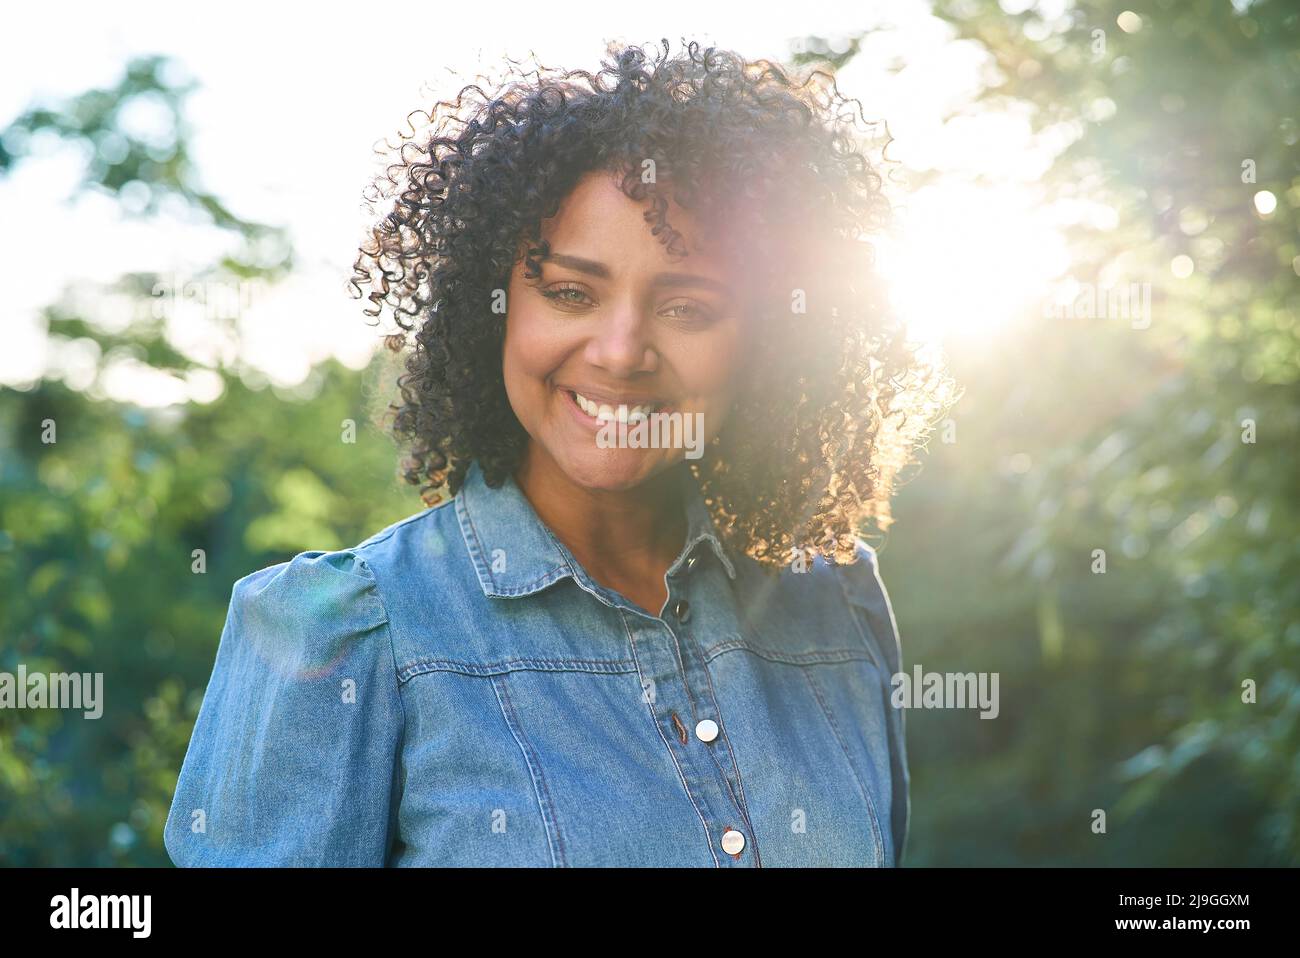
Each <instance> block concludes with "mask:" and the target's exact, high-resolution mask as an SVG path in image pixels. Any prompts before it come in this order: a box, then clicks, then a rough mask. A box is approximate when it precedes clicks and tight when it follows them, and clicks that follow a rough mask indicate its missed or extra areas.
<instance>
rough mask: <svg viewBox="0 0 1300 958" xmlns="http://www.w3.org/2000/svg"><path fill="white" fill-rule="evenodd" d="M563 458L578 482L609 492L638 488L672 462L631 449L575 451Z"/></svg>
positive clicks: (565, 468) (570, 473)
mask: <svg viewBox="0 0 1300 958" xmlns="http://www.w3.org/2000/svg"><path fill="white" fill-rule="evenodd" d="M559 461H560V462H561V463H562V464H563V469H564V473H565V475H566V476H568V477H569V479H570V481H572V482H573V483H574V484H575V485H578V486H582V487H583V488H584V489H600V490H604V491H607V492H623V491H626V490H628V489H635V488H636V487H637V486H639V485H641V484H642V483H643V482H645V481H646V480H647V479H649V478H650V477H651V476H653V475H654V474H655V473H657V472H659V471H660V470H661V469H662V468H664V467H666V466H667V465H668V463H663V462H659V461H657V460H656V459H654V458H653V457H651V456H647V455H645V454H644V453H643V452H641V451H639V450H628V449H611V450H590V449H583V450H573V451H572V454H570V455H567V456H565V457H564V458H563V459H561V460H559Z"/></svg>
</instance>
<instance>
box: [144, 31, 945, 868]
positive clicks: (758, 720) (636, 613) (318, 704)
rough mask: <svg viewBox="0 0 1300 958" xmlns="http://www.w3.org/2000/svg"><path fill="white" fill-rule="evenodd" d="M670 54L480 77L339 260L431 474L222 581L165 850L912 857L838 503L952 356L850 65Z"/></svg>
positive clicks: (327, 859)
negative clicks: (887, 286)
mask: <svg viewBox="0 0 1300 958" xmlns="http://www.w3.org/2000/svg"><path fill="white" fill-rule="evenodd" d="M654 52H655V53H656V54H657V56H652V55H650V54H648V53H647V51H646V50H645V49H642V48H638V47H626V48H623V49H619V50H614V51H612V52H611V56H610V59H609V60H607V61H606V62H605V64H604V65H603V68H602V69H601V70H600V71H599V72H598V73H596V74H590V73H586V72H581V71H574V72H567V73H555V72H550V73H547V72H542V71H539V72H538V73H536V74H534V75H530V76H529V77H528V78H522V77H521V78H517V79H516V80H515V81H514V82H512V83H509V84H506V85H504V86H503V87H502V88H500V89H498V90H497V91H496V92H495V93H494V94H491V95H487V94H482V95H480V94H481V91H479V90H478V88H467V89H466V90H465V91H462V96H461V97H460V98H458V99H457V101H456V102H455V103H442V104H439V107H438V108H437V110H436V111H435V113H434V114H433V115H432V116H431V120H432V121H433V125H434V130H433V132H432V133H431V134H430V135H429V136H428V137H427V138H426V139H425V140H424V141H423V142H422V143H416V142H415V141H414V140H411V141H410V142H407V143H405V144H403V149H402V151H401V153H400V157H401V159H400V162H398V163H395V164H394V165H393V166H392V167H390V168H389V171H388V173H387V174H386V176H385V177H384V178H383V181H382V183H381V185H385V184H387V185H391V186H393V187H395V188H396V189H392V190H390V189H384V190H382V191H381V192H382V194H383V197H384V198H385V199H388V200H391V208H390V210H389V211H388V212H387V213H386V215H385V216H384V217H383V219H382V221H381V222H380V225H379V226H378V227H377V228H376V229H375V230H374V231H373V234H372V236H371V238H370V239H369V240H368V241H367V242H366V243H365V244H364V245H363V247H362V249H361V256H360V257H359V259H358V261H357V272H356V280H357V285H358V289H360V287H361V286H363V285H368V286H370V287H371V292H370V294H369V299H370V302H371V304H372V306H373V309H372V311H371V314H372V315H377V314H378V313H379V312H380V311H381V310H382V309H384V308H389V309H391V310H392V313H393V315H394V317H395V318H396V321H397V323H398V324H399V326H400V327H401V329H402V330H403V333H411V334H413V336H412V339H413V343H408V342H407V341H406V337H405V336H404V335H403V334H402V333H399V334H395V335H394V336H393V337H391V338H390V342H389V345H390V346H392V347H393V348H394V349H397V350H402V349H407V348H409V349H410V354H409V357H408V358H407V360H406V373H405V375H404V376H403V377H402V378H401V379H400V387H401V390H400V391H401V398H402V402H401V404H400V405H398V406H397V407H396V415H395V418H394V423H393V426H394V430H395V433H396V435H397V436H398V437H399V438H400V439H401V440H403V441H404V443H406V444H407V446H408V447H409V451H410V455H409V457H408V458H407V460H406V463H405V477H406V479H407V480H408V481H409V482H411V483H413V484H418V485H421V486H423V493H424V496H425V501H426V503H427V504H429V508H427V509H426V510H425V511H423V512H420V513H418V514H416V515H413V516H411V517H409V518H408V519H405V520H403V521H401V522H398V523H396V524H395V525H393V526H390V527H389V528H387V529H384V530H383V531H381V532H379V533H377V534H375V535H374V536H372V537H371V538H369V539H367V540H365V541H364V542H362V543H360V544H358V545H357V546H356V547H354V548H351V549H345V550H340V551H334V552H321V551H312V552H303V553H301V554H299V555H297V556H295V557H294V558H293V559H292V560H290V561H288V562H282V563H280V564H279V565H275V566H272V567H270V568H268V569H263V570H261V571H260V572H255V573H253V574H252V575H249V576H247V577H245V578H243V579H241V580H240V581H239V582H237V583H236V584H235V587H234V591H233V594H232V598H231V604H230V611H229V616H228V619H227V623H226V628H225V630H224V632H223V634H222V637H221V642H220V647H219V650H218V652H217V659H216V665H215V668H214V671H213V675H212V680H211V683H210V685H209V687H208V689H207V693H206V697H205V699H204V702H203V706H202V709H201V711H200V713H199V716H198V721H197V724H196V726H195V729H194V735H193V738H192V740H191V743H190V747H189V751H188V753H187V755H186V758H185V764H184V767H183V769H182V771H181V775H180V781H179V783H178V786H177V789H176V794H175V798H174V801H173V805H172V809H171V814H170V816H169V818H168V822H167V828H166V846H167V849H168V852H169V853H170V855H171V857H172V859H173V860H174V861H175V862H177V863H178V864H183V865H191V864H193V865H211V864H220V865H250V864H256V865H261V864H286V865H287V864H294V865H302V864H310V865H324V864H332V865H554V866H562V865H571V866H573V865H577V866H582V865H650V866H659V865H709V866H726V867H759V866H762V865H768V866H773V865H894V864H897V863H898V862H899V861H900V859H901V856H902V853H903V846H904V841H905V836H906V833H907V821H908V782H907V764H906V759H905V754H904V738H903V719H902V714H901V713H900V712H898V711H897V710H895V709H892V708H890V707H889V704H888V703H889V684H890V677H891V676H892V675H893V674H894V673H896V672H898V671H900V661H899V659H900V656H899V646H898V636H897V631H896V628H895V623H894V618H893V613H892V610H891V607H890V604H889V599H888V597H887V595H886V592H885V589H884V587H883V585H882V584H881V580H880V577H879V574H878V570H877V566H876V557H875V553H874V552H873V550H872V549H871V548H870V547H869V546H867V545H866V544H865V543H864V542H862V540H861V539H859V538H858V537H857V534H856V531H857V529H858V528H859V526H860V525H861V524H862V523H863V522H864V521H866V520H869V519H874V520H876V522H877V524H878V525H880V526H883V525H884V524H885V523H886V522H887V519H888V514H887V504H888V499H889V494H890V489H891V480H892V479H893V478H894V476H895V474H896V473H897V471H898V469H899V468H900V467H901V466H902V465H903V464H905V462H906V461H907V460H908V458H909V456H910V454H911V451H912V449H913V448H914V447H915V446H916V444H917V443H918V442H920V441H921V440H922V438H923V437H924V435H925V434H926V432H927V430H928V429H929V427H930V426H931V425H932V423H933V419H934V417H935V416H936V414H937V413H938V412H939V411H940V409H941V407H942V406H943V404H944V397H945V395H946V390H947V387H948V382H947V380H946V378H945V377H944V376H943V375H942V373H941V372H939V371H938V370H936V369H934V368H932V367H931V366H929V365H927V364H925V363H923V362H922V361H921V360H920V359H918V358H917V357H916V356H915V355H913V353H912V352H911V351H909V350H908V349H907V348H906V347H905V346H904V344H903V337H902V330H901V329H900V328H899V327H898V325H897V323H896V322H895V321H893V320H892V319H891V317H890V316H889V314H888V312H887V311H886V310H885V308H884V307H883V304H882V302H881V300H880V296H879V293H878V288H877V283H876V281H875V279H874V278H873V276H872V273H871V256H870V247H869V245H868V244H867V243H866V242H865V240H864V239H863V237H864V236H865V234H866V233H867V232H868V231H869V230H870V229H872V228H876V227H878V226H880V225H881V224H882V223H883V222H884V217H885V215H886V213H887V207H886V204H885V201H884V199H883V198H882V196H881V193H880V180H879V177H878V176H877V175H876V174H875V173H874V171H873V170H872V168H871V166H870V165H869V164H868V163H867V162H866V160H865V159H864V158H863V156H862V155H861V153H860V152H859V149H858V147H857V146H856V145H855V140H854V137H853V136H852V130H846V129H842V128H840V126H839V124H840V121H841V116H840V114H839V112H838V108H839V107H841V106H842V105H843V104H844V101H843V100H842V98H841V97H840V96H839V94H838V93H837V92H836V91H835V90H834V86H833V84H829V85H827V84H823V83H822V82H821V81H822V80H824V79H825V77H824V75H820V74H814V75H813V76H812V77H811V78H809V79H808V80H806V81H805V82H803V83H796V82H795V81H793V80H792V79H791V78H790V77H789V76H788V75H787V74H786V72H785V71H783V70H782V69H780V68H779V67H776V66H773V65H771V64H768V63H766V62H760V63H756V64H751V63H747V62H746V61H744V60H743V59H742V58H740V57H738V56H736V55H734V54H730V53H724V52H719V51H717V50H713V49H709V50H704V51H701V50H700V49H699V48H698V46H697V45H695V44H691V45H689V46H687V47H686V48H685V49H684V50H683V51H681V52H680V53H678V54H677V55H674V56H670V55H669V51H668V49H667V47H666V45H665V49H664V50H663V51H654ZM828 87H829V89H828ZM470 93H473V94H475V96H474V97H470V98H469V99H468V101H467V97H466V94H470ZM444 493H445V494H446V495H444Z"/></svg>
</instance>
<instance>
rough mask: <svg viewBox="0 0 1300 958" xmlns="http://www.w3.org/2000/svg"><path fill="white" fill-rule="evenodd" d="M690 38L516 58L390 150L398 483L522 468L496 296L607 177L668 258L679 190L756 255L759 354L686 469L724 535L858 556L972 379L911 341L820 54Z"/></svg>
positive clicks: (434, 496)
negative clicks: (807, 63) (576, 196)
mask: <svg viewBox="0 0 1300 958" xmlns="http://www.w3.org/2000/svg"><path fill="white" fill-rule="evenodd" d="M683 43H684V48H683V50H681V51H680V52H678V53H677V54H675V55H670V50H669V45H668V42H667V41H666V40H664V41H662V44H663V49H662V50H659V49H658V48H657V47H653V46H652V47H650V48H649V49H647V48H645V47H641V46H631V45H630V46H617V45H614V46H611V47H610V48H609V50H608V51H607V57H606V59H605V60H603V62H602V64H601V69H600V70H598V71H597V72H596V73H594V74H593V73H590V72H588V71H585V70H569V71H560V70H555V69H550V68H542V67H538V68H537V69H536V70H535V71H534V72H532V73H531V74H525V73H523V72H522V71H519V70H517V69H515V68H517V67H518V64H517V63H516V62H515V61H508V62H510V63H511V64H512V69H511V71H510V72H509V74H508V75H507V78H506V79H505V80H504V81H502V82H500V83H499V84H495V85H493V86H494V89H493V92H491V93H490V94H489V93H487V92H484V90H483V89H482V88H481V87H480V86H479V85H477V84H471V85H468V86H465V87H464V88H463V89H461V90H460V92H459V94H458V95H457V97H456V99H455V100H454V101H441V102H439V103H438V104H437V105H436V106H435V107H434V108H433V110H432V111H431V112H428V113H425V112H423V111H417V112H416V113H412V114H411V115H410V116H409V117H408V126H410V130H411V132H410V133H409V134H408V133H403V134H401V142H400V143H399V144H397V145H393V144H388V148H389V149H390V150H392V151H393V153H394V154H395V158H394V159H393V161H392V162H390V163H389V164H387V165H386V166H385V168H384V171H383V172H382V173H381V174H380V175H379V177H377V178H376V180H375V182H374V184H373V185H372V187H371V189H370V191H369V193H368V197H367V198H368V200H369V203H370V209H371V211H372V213H373V214H374V215H375V217H376V219H377V225H375V226H374V227H373V229H371V230H370V231H369V233H368V235H367V237H366V239H365V241H364V242H363V243H362V244H361V246H360V252H359V255H358V257H357V260H356V262H355V264H354V267H353V277H352V282H351V286H352V288H353V291H354V295H356V296H358V297H360V296H361V295H362V286H363V285H365V286H369V287H370V291H369V293H367V294H366V298H367V299H368V300H369V303H370V306H369V307H368V308H367V309H366V314H367V315H369V316H372V317H373V316H378V315H380V313H381V312H382V311H383V309H384V308H385V307H387V308H388V309H389V310H391V312H392V315H393V318H394V320H395V322H396V324H397V326H398V327H400V330H401V331H400V332H393V333H391V334H390V335H389V336H388V337H387V340H386V342H387V345H388V347H389V348H390V349H392V350H393V351H394V352H396V353H402V352H403V351H406V350H408V349H409V355H408V356H406V358H405V371H404V373H403V374H402V375H401V376H400V377H399V378H398V381H397V386H398V388H399V391H400V396H401V402H400V404H398V403H394V404H391V405H390V406H389V411H390V412H391V413H392V414H393V415H392V425H391V428H392V432H393V434H394V436H395V437H396V438H397V439H398V441H399V443H401V444H402V445H403V446H404V447H406V448H407V451H408V455H406V456H404V458H403V461H402V466H401V474H402V478H403V479H404V480H405V481H406V482H408V483H411V484H413V485H418V486H420V487H421V490H420V492H421V498H422V500H423V501H424V502H425V504H426V505H433V504H435V503H436V502H439V501H441V499H442V496H443V493H444V491H445V492H446V493H449V494H450V495H455V494H456V492H457V490H458V489H459V487H460V485H461V484H462V482H463V481H464V478H465V473H466V470H467V468H468V466H469V463H470V462H471V461H474V460H477V461H478V463H479V465H480V467H481V469H482V471H483V475H484V478H485V481H486V482H487V483H488V484H489V485H490V486H492V487H499V486H500V485H501V484H502V483H503V482H504V481H505V479H506V478H507V476H509V475H510V474H512V473H513V471H514V469H515V467H516V465H517V463H518V461H519V457H520V455H521V453H522V452H523V450H524V448H525V445H526V443H527V439H528V437H527V434H526V433H525V432H524V430H523V428H522V426H521V425H520V424H519V422H518V420H517V419H516V417H515V415H514V412H513V411H512V409H511V407H510V404H509V401H508V399H507V395H506V390H505V384H504V381H503V376H502V361H501V356H502V345H503V338H504V334H505V320H506V317H505V316H502V315H499V314H498V313H496V312H494V311H492V309H490V308H489V304H490V303H492V300H493V294H494V291H500V290H502V289H504V288H505V287H506V285H507V282H508V277H509V275H510V273H511V271H512V270H513V268H514V266H515V265H516V264H517V263H518V262H519V260H520V259H521V258H522V259H523V260H524V264H525V267H526V270H527V275H529V276H530V277H532V276H536V275H537V272H538V262H537V260H538V258H542V259H544V258H545V257H546V256H547V255H548V254H549V247H548V246H547V244H546V243H545V242H544V241H543V240H542V239H541V223H542V220H544V219H546V218H547V217H550V216H553V215H555V213H556V212H557V211H558V208H559V206H560V203H561V201H562V200H563V199H564V197H566V196H567V195H568V193H569V192H570V191H571V190H572V189H573V188H574V186H575V185H576V184H577V182H578V180H579V179H580V178H581V177H582V176H583V175H585V174H586V173H589V172H592V171H608V172H610V173H612V174H614V175H616V176H618V177H619V182H620V184H621V187H620V188H621V189H622V191H623V193H624V194H625V195H627V196H628V197H629V198H630V199H633V200H637V201H641V202H644V203H645V204H646V205H647V207H648V210H647V212H646V214H645V217H646V220H647V222H648V223H649V224H650V228H651V230H652V232H653V234H654V235H655V236H657V237H659V240H660V242H661V243H663V244H664V246H665V247H666V248H667V251H668V253H669V255H670V256H675V255H682V254H683V252H684V251H683V249H682V246H681V243H680V234H679V233H678V231H677V230H675V229H674V228H673V227H672V226H671V224H669V223H668V220H667V216H666V210H667V208H668V201H667V197H668V196H671V197H672V199H673V201H674V202H676V203H677V204H678V205H679V206H680V207H681V208H682V209H686V210H689V211H690V213H691V215H692V216H693V217H698V222H700V223H702V224H704V225H705V226H706V227H707V230H704V231H702V232H703V234H704V237H703V239H702V240H701V243H702V244H707V245H710V246H712V244H713V243H715V242H717V243H718V244H719V245H718V249H719V252H720V253H721V254H722V256H723V257H724V260H725V262H726V263H727V264H728V265H731V266H734V267H736V268H739V269H742V270H743V274H742V275H743V276H744V277H745V286H746V299H747V300H748V303H747V314H746V322H747V323H749V324H751V328H752V330H753V331H752V333H750V334H749V335H752V336H753V337H754V339H753V340H752V341H751V343H750V345H751V346H752V347H753V352H752V356H751V360H750V362H751V365H750V366H749V367H747V369H746V370H745V372H744V374H743V375H742V376H741V379H742V380H743V382H742V383H741V384H740V385H739V387H738V392H737V395H736V398H735V404H734V406H733V410H732V413H731V416H730V418H729V419H728V421H727V424H726V425H725V426H724V428H723V429H722V430H721V431H720V433H719V434H718V435H717V436H716V437H714V439H713V441H712V442H711V444H710V447H709V448H708V450H707V451H706V455H705V456H704V457H703V458H701V459H698V460H693V461H691V463H690V469H691V471H692V473H693V474H694V476H695V479H696V480H697V481H698V482H699V484H700V489H701V492H702V494H703V497H704V501H705V503H706V504H707V506H708V508H709V510H710V513H711V515H712V516H713V519H714V522H715V525H716V526H717V528H718V532H719V534H720V535H721V536H722V538H723V541H724V542H725V543H727V545H728V547H729V548H734V549H735V550H737V551H738V552H739V553H741V554H746V555H749V556H750V557H751V558H753V559H754V560H756V561H757V562H758V563H759V565H760V566H761V567H763V568H765V569H766V570H769V571H771V570H773V569H775V568H778V567H780V566H782V565H785V564H787V563H789V562H791V561H793V560H794V559H795V558H796V557H797V556H799V555H802V556H803V557H804V558H805V559H808V560H810V559H811V558H812V557H813V556H814V555H815V554H821V555H822V556H824V557H825V558H827V559H829V560H831V561H833V562H836V563H851V562H853V561H854V560H855V558H856V537H857V536H858V535H859V534H860V532H862V531H863V529H862V527H863V525H864V523H866V522H868V521H874V523H875V525H876V527H877V528H878V529H879V530H880V531H882V532H883V531H884V529H886V528H887V527H888V525H889V522H890V521H891V520H890V514H889V500H890V496H891V494H892V491H893V489H894V486H895V480H896V479H897V478H898V475H899V472H900V470H901V469H903V468H904V467H905V466H906V465H907V464H908V463H909V462H911V460H912V457H913V454H914V452H915V450H916V449H917V448H918V447H919V446H920V445H921V444H922V443H923V441H924V439H925V438H926V436H927V435H928V433H929V431H930V429H931V428H932V427H933V425H934V422H935V420H936V418H937V417H938V415H940V414H941V413H942V412H943V411H944V410H945V409H946V407H947V405H948V403H949V402H950V401H951V400H952V399H953V398H954V397H953V395H952V394H953V383H952V382H951V380H949V379H948V377H947V376H946V374H945V373H944V371H943V369H942V366H941V364H940V363H939V362H938V361H936V360H933V359H927V358H924V351H923V350H920V349H918V348H916V347H915V346H913V345H911V344H909V343H908V341H907V339H906V336H905V332H906V331H905V328H904V327H903V325H902V323H901V322H900V321H899V320H898V319H897V318H896V317H895V316H894V315H893V313H892V312H891V311H890V309H889V308H888V306H887V303H886V302H885V298H884V296H883V294H882V292H881V289H880V285H881V284H880V283H879V281H878V279H877V278H876V276H875V265H876V263H875V255H874V248H873V246H872V245H871V243H870V242H869V241H868V240H867V239H866V237H867V236H868V235H869V234H871V233H872V232H875V231H878V230H880V229H882V228H883V227H885V226H886V225H887V224H888V221H889V218H890V205H889V202H888V200H887V199H886V198H885V196H884V194H883V192H882V179H881V176H880V174H879V173H878V172H877V171H876V169H875V168H874V167H873V165H872V164H871V163H870V162H869V161H868V159H867V157H866V156H865V155H864V152H865V150H866V149H867V145H866V144H865V143H864V140H863V138H862V137H861V136H860V135H859V133H858V131H857V128H856V124H855V123H854V122H853V121H854V120H855V116H854V114H853V112H852V111H851V110H846V109H845V108H846V107H849V106H851V105H856V106H857V108H858V109H857V111H856V114H857V116H858V117H860V116H861V104H860V103H858V101H857V100H851V99H846V98H845V97H843V96H842V95H841V94H840V93H839V91H838V89H837V88H836V86H835V82H834V78H833V77H831V76H830V75H829V74H827V73H825V72H824V71H821V70H813V71H811V72H809V73H808V75H807V76H805V77H804V78H802V79H799V78H797V77H794V76H792V75H791V73H790V72H788V71H787V70H786V69H784V68H782V67H781V66H780V65H777V64H773V63H771V62H769V61H767V60H758V61H754V62H749V61H746V60H745V59H744V58H742V57H740V56H739V55H737V54H735V53H732V52H728V51H723V50H718V49H716V48H713V47H710V48H707V49H703V50H702V49H701V48H700V46H699V44H697V43H689V44H687V43H685V41H683ZM652 54H655V55H652ZM415 117H421V118H422V121H423V122H422V123H421V127H420V128H419V129H417V127H416V126H415V125H414V124H413V123H411V120H412V118H415ZM846 121H847V122H846ZM868 126H869V128H871V127H872V126H874V125H868ZM883 141H884V143H885V145H887V144H888V141H889V136H888V131H887V128H886V130H885V133H884V135H883ZM647 168H652V169H653V175H652V176H650V177H647V176H645V175H644V173H645V170H646V169H647ZM408 339H410V340H413V343H412V342H408Z"/></svg>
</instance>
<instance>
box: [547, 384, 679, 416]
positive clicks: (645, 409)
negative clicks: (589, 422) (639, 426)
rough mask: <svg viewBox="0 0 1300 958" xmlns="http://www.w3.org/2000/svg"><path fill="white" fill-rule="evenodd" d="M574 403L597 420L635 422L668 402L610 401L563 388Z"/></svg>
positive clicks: (660, 409)
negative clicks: (590, 397)
mask: <svg viewBox="0 0 1300 958" xmlns="http://www.w3.org/2000/svg"><path fill="white" fill-rule="evenodd" d="M562 392H564V393H566V394H567V395H568V396H569V398H570V399H572V400H573V403H574V405H576V406H577V407H578V409H580V410H582V412H583V413H585V414H586V415H587V416H589V417H590V418H591V419H593V420H595V421H596V422H622V423H635V422H639V421H640V420H642V419H647V418H649V416H650V414H651V413H654V412H659V411H662V410H663V409H664V408H665V406H666V404H665V403H662V402H654V401H650V402H638V403H626V402H620V403H609V402H601V401H598V400H596V399H589V398H588V397H586V396H584V395H583V394H582V393H580V392H578V391H576V390H573V389H567V388H566V389H563V390H562Z"/></svg>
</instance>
